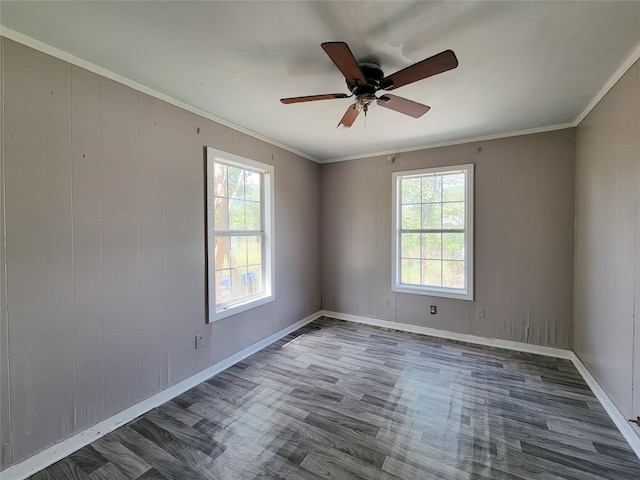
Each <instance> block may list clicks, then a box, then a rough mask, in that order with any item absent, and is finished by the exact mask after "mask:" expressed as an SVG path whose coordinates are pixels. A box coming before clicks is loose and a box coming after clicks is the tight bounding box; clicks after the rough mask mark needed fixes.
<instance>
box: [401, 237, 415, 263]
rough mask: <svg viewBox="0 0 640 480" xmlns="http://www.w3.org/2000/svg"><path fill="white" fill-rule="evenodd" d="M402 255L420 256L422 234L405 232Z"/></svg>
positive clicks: (407, 256) (408, 256)
mask: <svg viewBox="0 0 640 480" xmlns="http://www.w3.org/2000/svg"><path fill="white" fill-rule="evenodd" d="M401 238H402V240H401V241H402V246H401V250H400V256H401V257H402V258H420V234H419V233H403V234H402V237H401Z"/></svg>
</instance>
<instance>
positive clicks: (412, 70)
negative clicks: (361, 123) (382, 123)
mask: <svg viewBox="0 0 640 480" xmlns="http://www.w3.org/2000/svg"><path fill="white" fill-rule="evenodd" d="M321 46H322V49H323V50H324V51H325V52H326V53H327V55H328V56H329V58H330V59H331V60H332V61H333V63H334V64H335V65H336V67H337V68H338V70H340V72H342V74H343V75H344V78H345V81H346V82H347V88H348V89H349V91H350V92H351V95H347V94H345V93H329V94H322V95H307V96H304V97H289V98H282V99H281V100H280V101H281V102H282V103H284V104H287V105H288V104H291V103H301V102H312V101H316V100H332V99H334V98H351V97H353V96H355V103H354V104H352V105H351V106H349V108H348V109H347V111H346V112H345V114H344V115H343V117H342V119H341V120H340V123H339V124H338V128H349V127H350V126H351V125H353V122H355V120H356V118H358V115H359V113H360V112H361V111H364V113H365V115H366V114H367V111H368V110H369V108H370V107H373V106H375V105H380V106H381V107H384V108H388V109H390V110H394V111H396V112H399V113H403V114H405V115H408V116H410V117H413V118H419V117H421V116H422V115H424V114H425V113H427V112H428V111H429V110H430V108H431V107H428V106H427V105H423V104H421V103H418V102H414V101H413V100H409V99H406V98H403V97H398V96H397V95H391V94H389V93H385V94H383V95H381V96H379V97H378V96H376V93H377V92H378V91H380V90H394V89H396V88H398V87H402V86H404V85H408V84H410V83H413V82H417V81H419V80H423V79H425V78H428V77H431V76H433V75H437V74H439V73H443V72H446V71H448V70H452V69H454V68H456V67H457V66H458V59H457V58H456V55H455V53H453V51H452V50H445V51H444V52H441V53H438V54H437V55H434V56H433V57H429V58H426V59H424V60H422V61H420V62H418V63H414V64H413V65H410V66H408V67H406V68H403V69H402V70H399V71H397V72H396V73H393V74H391V75H389V76H387V77H385V76H384V73H383V72H382V70H381V68H380V66H379V65H376V64H375V63H358V62H357V61H356V59H355V57H354V56H353V53H351V49H350V48H349V46H348V45H347V44H346V43H344V42H326V43H323V44H322V45H321Z"/></svg>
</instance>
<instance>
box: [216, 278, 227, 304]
mask: <svg viewBox="0 0 640 480" xmlns="http://www.w3.org/2000/svg"><path fill="white" fill-rule="evenodd" d="M215 279H216V301H217V302H218V303H220V302H228V301H229V300H231V270H219V271H216V275H215Z"/></svg>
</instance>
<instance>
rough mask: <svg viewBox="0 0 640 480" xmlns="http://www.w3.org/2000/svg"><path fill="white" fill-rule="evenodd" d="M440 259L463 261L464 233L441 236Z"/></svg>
mask: <svg viewBox="0 0 640 480" xmlns="http://www.w3.org/2000/svg"><path fill="white" fill-rule="evenodd" d="M442 258H444V259H445V260H464V233H444V234H443V235H442Z"/></svg>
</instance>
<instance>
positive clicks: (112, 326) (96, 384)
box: [0, 39, 320, 469]
mask: <svg viewBox="0 0 640 480" xmlns="http://www.w3.org/2000/svg"><path fill="white" fill-rule="evenodd" d="M2 47H3V48H2V49H0V50H1V51H2V61H1V62H0V65H1V67H0V68H3V70H2V75H0V81H3V82H4V90H2V89H0V91H4V93H5V97H4V99H3V100H4V102H3V105H4V117H3V118H4V121H5V123H4V128H3V132H4V139H3V140H4V148H3V149H0V152H2V151H3V152H4V157H3V158H2V165H3V168H2V169H0V175H1V174H2V173H4V179H2V178H0V184H1V185H3V187H4V192H0V193H3V195H0V198H2V199H3V201H4V208H0V215H2V214H3V213H5V212H6V218H5V219H4V220H5V221H6V232H2V231H0V233H6V244H3V245H2V249H0V260H1V262H0V263H1V265H2V275H1V276H0V278H2V283H1V284H0V286H1V287H2V288H1V293H0V300H1V302H2V305H1V307H2V322H1V323H0V330H1V343H0V348H1V353H2V356H1V361H2V363H1V368H0V381H1V382H2V383H1V384H0V386H1V387H2V396H1V397H0V400H1V402H2V403H1V406H0V414H1V415H0V420H1V424H0V426H1V427H2V432H1V434H0V440H1V441H2V450H1V460H2V461H1V463H0V469H4V468H6V467H8V466H9V465H11V464H14V463H18V462H20V461H21V460H23V459H25V458H27V457H29V456H31V455H33V454H35V453H37V452H38V451H40V450H42V449H43V448H45V447H47V446H49V445H51V444H52V443H54V442H57V441H60V440H62V439H64V438H66V437H69V436H70V435H72V434H74V433H76V432H79V431H81V430H83V429H85V428H87V427H89V426H91V425H93V424H95V423H97V422H99V421H101V420H103V419H105V418H108V417H109V416H111V415H113V414H114V413H116V412H119V411H121V410H123V409H125V408H127V407H129V406H131V405H133V404H135V403H137V402H139V401H141V400H143V399H144V398H147V397H149V396H151V395H153V394H154V393H157V392H159V391H161V390H162V389H164V388H166V387H168V386H170V385H172V384H175V383H177V382H179V381H180V380H183V379H185V378H186V377H188V376H190V375H193V374H194V373H196V372H198V371H201V370H203V369H204V368H206V367H208V366H210V365H212V364H214V363H216V362H218V361H220V360H222V359H224V358H226V357H228V356H229V355H232V354H234V353H236V352H238V351H240V350H242V349H243V348H245V347H247V346H249V345H251V344H253V343H255V342H257V341H259V340H261V339H263V338H265V337H267V336H269V335H271V334H272V333H275V332H277V331H279V330H281V329H282V328H285V327H286V326H289V325H291V324H293V323H295V322H297V321H299V320H301V319H303V318H304V317H305V316H307V315H310V314H312V313H314V312H316V311H318V310H319V309H320V295H319V291H320V286H319V275H318V273H317V272H318V269H319V253H318V252H319V243H318V242H319V240H318V238H319V223H318V221H317V217H318V212H319V195H320V192H319V179H320V167H319V166H318V165H317V164H315V163H313V162H310V161H308V160H306V159H303V158H301V157H298V156H296V155H294V154H292V153H290V152H287V151H285V150H282V149H280V148H278V147H275V146H273V145H270V144H267V143H265V142H262V141H259V140H257V139H255V138H253V137H250V136H247V135H245V134H242V133H240V132H238V131H235V130H233V129H230V128H228V127H225V126H222V125H220V124H218V123H215V122H212V121H210V120H207V119H205V118H202V117H199V116H197V115H194V114H192V113H190V112H187V111H184V110H182V109H180V108H177V107H175V106H172V105H169V104H167V103H165V102H162V101H160V100H158V99H156V98H152V97H150V96H147V95H145V94H143V93H140V92H137V91H135V90H133V89H131V88H128V87H126V86H123V85H121V84H119V83H116V82H114V81H112V80H108V79H106V78H103V77H100V76H98V75H95V74H93V73H90V72H88V71H86V70H83V69H81V68H78V67H75V66H72V65H70V64H68V63H66V62H64V61H61V60H58V59H55V58H53V57H50V56H48V55H46V54H43V53H40V52H37V51H35V50H32V49H30V48H28V47H25V46H23V45H20V44H18V43H15V42H13V41H10V40H8V39H3V44H2ZM206 146H213V147H216V148H219V149H222V150H226V151H229V152H232V153H235V154H239V155H245V156H247V157H250V158H254V159H255V160H259V161H261V162H264V163H269V164H272V165H274V166H275V189H276V193H275V197H276V205H275V207H276V224H275V235H276V238H277V242H278V246H277V249H276V258H275V269H276V285H275V297H276V298H275V301H274V302H273V303H270V304H268V305H265V306H262V307H260V308H258V309H254V310H251V311H248V312H245V313H242V314H239V315H236V316H234V317H229V318H227V319H224V320H221V321H219V322H216V323H214V324H211V325H207V324H206V323H205V303H204V302H205V262H204V251H205V244H204V238H205V237H204V235H205V232H204V201H205V200H204V199H205V195H204V165H205V162H204V160H205V157H204V152H205V147H206ZM0 207H2V205H0ZM1 220H3V219H2V218H1V217H0V228H2V227H3V226H4V225H5V221H1ZM0 238H4V236H3V235H0ZM5 268H6V279H5V276H4V271H5ZM5 280H7V281H6V292H7V296H6V298H5V295H4V293H5ZM196 333H204V335H205V347H204V348H201V349H198V350H196V349H195V348H194V345H195V344H194V336H195V334H196ZM7 349H8V350H7ZM7 352H8V353H9V356H10V362H9V361H8V359H7Z"/></svg>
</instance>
